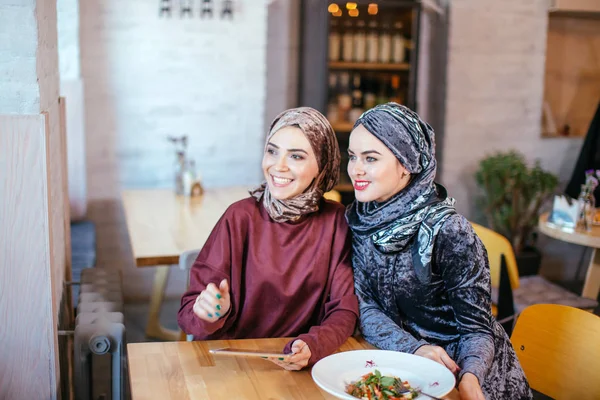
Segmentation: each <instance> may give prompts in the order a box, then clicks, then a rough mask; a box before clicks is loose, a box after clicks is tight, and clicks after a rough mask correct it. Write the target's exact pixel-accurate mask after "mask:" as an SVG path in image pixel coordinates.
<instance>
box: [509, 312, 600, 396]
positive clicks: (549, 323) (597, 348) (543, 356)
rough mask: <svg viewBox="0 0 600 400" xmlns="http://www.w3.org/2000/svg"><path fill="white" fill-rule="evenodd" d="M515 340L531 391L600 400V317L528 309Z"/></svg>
mask: <svg viewBox="0 0 600 400" xmlns="http://www.w3.org/2000/svg"><path fill="white" fill-rule="evenodd" d="M511 342H512V344H513V347H514V348H515V351H516V353H517V357H518V358H519V361H520V363H521V366H522V367H523V370H524V371H525V376H526V377H527V380H528V381H529V384H530V385H531V388H532V389H535V390H537V391H538V392H541V393H543V394H545V395H546V396H550V397H552V398H554V399H590V400H592V399H600V379H599V377H600V376H599V375H598V374H599V373H598V371H600V317H598V316H597V315H594V314H591V313H589V312H586V311H583V310H580V309H577V308H574V307H568V306H562V305H557V304H538V305H535V306H530V307H527V308H526V309H525V310H524V311H523V312H522V313H521V315H520V316H519V319H518V320H517V324H516V325H515V328H514V331H513V334H512V337H511Z"/></svg>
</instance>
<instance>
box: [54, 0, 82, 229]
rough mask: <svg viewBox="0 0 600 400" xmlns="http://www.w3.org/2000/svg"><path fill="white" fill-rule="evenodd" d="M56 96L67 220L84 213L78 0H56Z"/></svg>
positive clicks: (79, 216) (75, 218) (80, 217)
mask: <svg viewBox="0 0 600 400" xmlns="http://www.w3.org/2000/svg"><path fill="white" fill-rule="evenodd" d="M57 18H58V21H57V24H58V56H59V67H60V68H59V69H60V95H61V96H62V97H64V98H65V101H66V119H67V120H66V124H67V126H66V131H67V160H68V177H69V180H68V183H69V203H70V207H71V208H70V214H71V215H70V217H71V220H72V221H74V220H80V219H83V218H85V216H86V212H87V186H86V184H87V182H86V178H87V172H86V159H87V157H86V151H85V107H84V104H83V103H84V96H83V81H82V79H81V68H80V65H81V63H80V51H79V48H80V47H79V1H78V0H58V1H57Z"/></svg>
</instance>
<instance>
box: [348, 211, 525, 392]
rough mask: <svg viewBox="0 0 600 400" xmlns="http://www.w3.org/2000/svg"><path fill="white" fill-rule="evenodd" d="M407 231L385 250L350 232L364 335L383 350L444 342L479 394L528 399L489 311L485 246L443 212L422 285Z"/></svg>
mask: <svg viewBox="0 0 600 400" xmlns="http://www.w3.org/2000/svg"><path fill="white" fill-rule="evenodd" d="M417 236H418V235H413V236H412V237H411V239H410V240H411V241H412V243H411V242H409V243H407V245H406V246H405V247H404V249H403V250H401V251H398V252H395V253H387V254H384V253H382V252H380V251H378V250H377V249H376V248H375V247H374V246H372V245H370V243H369V239H368V238H364V237H362V238H361V237H358V236H355V237H354V240H353V248H354V257H353V263H354V277H355V287H356V294H357V295H358V299H359V304H360V326H361V330H362V333H363V335H364V337H365V339H366V340H367V341H368V342H369V343H371V344H372V345H374V346H376V347H378V348H380V349H385V350H395V351H402V352H407V353H414V352H415V351H416V350H417V349H418V348H419V347H421V346H423V345H425V344H431V345H437V346H441V347H443V348H444V349H445V350H446V352H447V353H448V355H449V356H450V357H451V358H452V359H453V360H454V361H456V363H457V364H458V365H459V367H460V368H461V371H460V372H459V375H458V377H457V378H458V379H457V381H458V380H459V379H460V378H461V377H462V375H463V374H464V373H466V372H471V373H473V374H474V375H475V376H477V378H478V379H479V382H480V384H481V387H482V390H483V393H484V395H485V398H486V399H492V400H494V399H498V400H501V399H502V400H504V399H531V398H532V395H531V390H530V388H529V385H528V383H527V380H526V379H525V376H524V373H523V370H522V369H521V366H520V365H519V362H518V359H517V357H516V355H515V352H514V350H513V348H512V345H511V343H510V340H509V338H508V336H507V335H506V332H505V331H504V329H503V328H502V327H501V326H500V324H499V323H498V322H496V320H495V319H494V317H493V316H492V315H491V308H490V303H491V297H490V272H489V263H488V258H487V252H486V250H485V247H484V246H483V244H482V242H481V241H480V240H479V238H478V237H477V235H476V234H475V232H474V231H473V229H472V227H471V224H470V223H469V222H468V221H467V220H466V219H465V218H464V217H463V216H461V215H459V214H453V215H450V216H449V217H448V218H447V219H446V220H445V222H443V225H442V226H441V228H440V230H439V232H438V234H437V235H436V236H435V242H434V245H433V257H432V263H431V264H432V265H431V279H430V280H429V282H428V283H424V282H423V281H422V280H419V279H418V277H417V276H416V274H415V268H414V267H413V255H412V254H411V247H413V246H414V245H415V242H416V240H417Z"/></svg>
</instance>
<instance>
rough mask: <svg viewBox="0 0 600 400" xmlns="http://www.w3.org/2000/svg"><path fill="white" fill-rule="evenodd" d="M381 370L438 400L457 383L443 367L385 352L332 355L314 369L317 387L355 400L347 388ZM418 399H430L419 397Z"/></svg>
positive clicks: (366, 351)
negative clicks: (347, 391)
mask: <svg viewBox="0 0 600 400" xmlns="http://www.w3.org/2000/svg"><path fill="white" fill-rule="evenodd" d="M376 369H377V370H379V372H381V374H382V375H392V376H396V377H398V378H400V379H402V380H403V381H408V383H409V384H410V385H411V386H412V387H413V388H415V389H420V390H423V392H425V393H427V394H430V395H432V396H435V397H443V396H445V395H447V394H448V393H450V391H452V389H454V385H455V384H456V380H455V379H454V375H453V374H452V372H450V370H449V369H448V368H446V367H444V366H443V365H441V364H438V363H436V362H434V361H431V360H429V359H427V358H424V357H420V356H415V355H414V354H407V353H400V352H398V351H386V350H354V351H344V352H342V353H336V354H332V355H330V356H329V357H325V358H323V359H322V360H320V361H319V362H317V363H316V364H315V365H314V367H313V369H312V378H313V380H314V381H315V383H316V384H317V385H318V386H319V387H320V388H321V389H323V390H324V391H326V392H327V393H330V394H332V395H334V396H336V397H337V398H340V399H348V400H356V397H353V396H350V395H349V394H347V393H346V391H345V389H346V385H347V384H349V383H351V382H354V381H356V380H358V379H360V378H361V377H362V376H363V375H365V374H367V373H369V372H373V371H375V370H376ZM418 398H419V399H421V398H423V399H425V398H427V396H419V397H418Z"/></svg>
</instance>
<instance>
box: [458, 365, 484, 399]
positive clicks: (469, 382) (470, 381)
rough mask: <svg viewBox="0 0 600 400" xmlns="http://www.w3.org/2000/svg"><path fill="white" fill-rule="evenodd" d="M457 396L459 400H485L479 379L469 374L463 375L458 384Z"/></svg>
mask: <svg viewBox="0 0 600 400" xmlns="http://www.w3.org/2000/svg"><path fill="white" fill-rule="evenodd" d="M458 394H460V399H461V400H485V397H484V396H483V392H482V391H481V385H479V379H477V377H476V376H475V375H473V374H472V373H470V372H467V373H465V374H464V375H463V376H462V379H461V380H460V383H459V384H458Z"/></svg>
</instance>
